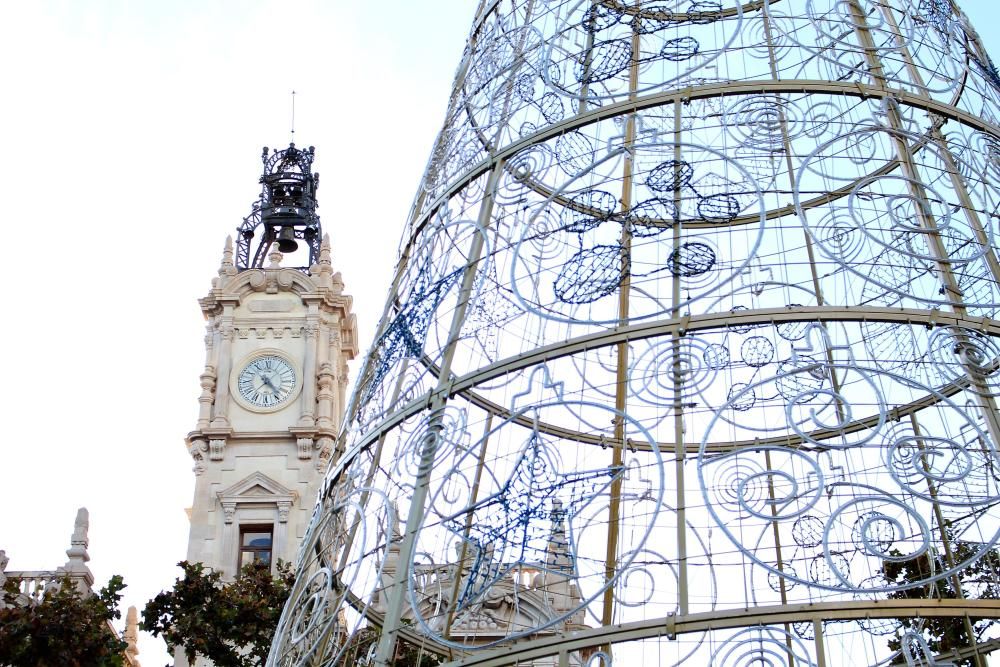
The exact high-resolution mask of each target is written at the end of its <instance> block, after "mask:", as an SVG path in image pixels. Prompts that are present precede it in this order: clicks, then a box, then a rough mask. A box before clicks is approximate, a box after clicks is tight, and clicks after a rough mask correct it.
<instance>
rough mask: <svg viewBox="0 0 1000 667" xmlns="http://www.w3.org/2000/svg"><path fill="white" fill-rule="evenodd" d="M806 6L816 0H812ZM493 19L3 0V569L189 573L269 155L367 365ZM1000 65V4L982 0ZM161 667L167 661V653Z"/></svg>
mask: <svg viewBox="0 0 1000 667" xmlns="http://www.w3.org/2000/svg"><path fill="white" fill-rule="evenodd" d="M795 1H803V0H795ZM477 4H478V2H477V0H428V1H425V2H419V1H418V0H382V1H381V2H373V1H371V0H368V1H364V0H363V1H361V2H347V1H346V0H325V1H320V0H294V1H291V0H286V1H285V2H277V1H274V2H269V1H265V0H226V1H223V0H170V1H169V2H168V1H164V0H132V1H127V0H117V1H116V0H62V1H59V0H30V1H28V2H25V1H21V0H0V63H2V65H0V68H2V69H0V82H2V90H3V101H2V103H0V138H2V142H0V148H2V150H3V151H4V155H5V157H3V158H0V192H2V196H3V202H4V204H3V214H2V225H3V229H4V231H5V234H4V238H5V246H4V247H3V249H2V250H0V279H2V282H3V291H4V296H3V297H2V302H0V303H2V304H3V305H2V309H3V313H4V315H3V318H2V320H0V322H2V326H0V351H2V354H3V355H4V357H3V359H2V360H0V406H2V407H0V410H2V412H0V415H2V416H3V422H2V424H3V427H4V429H3V431H2V432H3V434H4V435H3V439H2V441H0V448H2V449H0V452H2V456H0V549H6V551H7V554H8V556H9V557H10V565H9V566H8V567H9V569H12V570H20V569H27V570H35V569H52V568H55V567H57V566H59V565H61V564H62V563H63V562H64V561H65V554H64V551H65V549H66V548H67V547H68V546H69V537H70V534H71V533H72V529H73V520H74V517H75V514H76V508H77V507H80V506H86V507H88V508H89V509H90V515H91V529H90V554H91V557H92V561H91V568H92V570H93V571H94V573H95V575H96V577H97V581H98V584H99V585H101V584H103V583H105V582H106V581H107V578H108V577H109V576H110V575H112V574H114V573H120V574H122V575H123V576H124V577H125V581H126V583H127V584H128V586H129V587H128V588H127V589H126V596H125V600H124V602H125V606H127V605H129V604H134V605H136V606H138V607H139V608H140V609H141V608H142V606H143V604H144V603H145V601H146V600H147V599H149V598H150V597H151V596H152V595H154V594H155V593H157V592H158V591H160V590H161V589H163V588H167V587H169V586H171V585H172V583H173V580H174V577H175V576H176V569H175V568H174V564H175V563H176V562H177V561H178V560H181V559H182V558H183V557H184V555H185V549H186V544H187V531H188V526H187V518H186V516H185V514H184V508H185V507H187V506H188V505H189V504H190V502H191V497H192V493H193V487H194V475H193V473H192V472H191V460H190V458H189V457H188V455H187V452H186V450H185V447H184V442H183V438H184V435H185V434H186V433H187V432H188V431H190V430H191V429H193V428H194V426H195V420H196V414H197V405H198V403H197V397H198V394H199V385H198V376H199V374H200V373H201V370H202V368H203V365H204V346H203V342H202V337H203V335H204V324H203V320H202V317H201V314H200V311H199V309H198V304H197V298H198V297H200V296H203V295H204V294H205V293H206V292H207V291H208V289H209V287H210V281H211V278H212V277H213V275H215V271H216V269H217V267H218V262H219V258H220V256H221V250H222V246H223V242H224V240H225V237H226V235H227V234H230V233H232V231H233V230H234V229H235V228H236V226H237V225H238V224H239V223H240V221H241V220H242V218H243V216H244V215H246V214H247V213H248V212H249V208H250V205H251V203H252V202H253V200H254V199H255V198H256V196H257V193H258V186H257V178H258V177H259V175H260V161H259V154H260V148H261V146H262V145H264V144H267V145H269V146H272V147H283V146H285V145H287V143H288V140H289V132H288V130H289V93H290V91H291V90H293V89H294V90H296V91H298V95H297V103H296V135H295V136H296V142H297V143H298V144H299V145H302V146H307V145H315V146H316V148H317V160H316V164H315V168H316V170H317V171H319V172H320V173H321V175H322V179H321V187H320V190H319V200H320V213H321V215H322V219H323V225H324V230H325V231H327V232H328V233H329V234H330V235H331V237H332V239H333V254H334V266H335V268H336V269H337V270H340V271H341V272H342V273H343V276H344V281H345V283H346V285H347V291H348V292H349V293H351V294H352V295H353V296H354V297H355V310H356V312H357V314H358V319H359V324H360V336H361V341H362V348H364V347H366V346H367V344H368V342H369V341H370V338H371V336H372V331H373V328H374V326H375V324H376V321H375V320H376V318H377V317H378V314H379V313H380V311H381V308H382V300H383V298H384V293H385V289H386V287H387V285H388V275H389V271H390V270H391V268H392V264H393V262H394V259H395V252H396V246H397V241H398V238H399V235H400V232H401V230H402V225H403V223H404V221H405V219H406V215H407V212H408V209H409V205H410V201H411V199H412V196H413V193H414V191H415V188H416V186H417V183H418V181H419V178H420V175H421V173H422V171H423V167H424V164H425V162H426V158H427V155H428V154H429V151H430V147H431V143H432V141H433V139H434V135H435V134H436V131H437V129H438V127H439V124H440V121H441V119H442V117H443V114H444V110H445V104H446V102H447V98H448V94H449V90H450V84H451V79H452V75H453V73H454V70H455V67H456V65H457V63H458V60H459V57H460V55H461V52H462V48H463V45H464V42H465V36H466V33H467V31H468V28H469V25H470V23H471V19H472V15H473V13H474V11H475V8H476V5H477ZM961 4H962V6H963V7H964V8H965V9H966V11H967V13H968V14H969V15H970V18H971V19H972V21H973V23H974V24H975V25H976V26H977V27H978V28H979V30H980V32H981V33H982V34H983V37H984V39H986V40H987V46H988V48H989V50H990V52H991V53H992V54H993V55H994V56H1000V35H997V32H998V31H997V30H996V29H995V26H996V4H995V1H994V0H964V1H962V2H961ZM140 650H141V653H140V659H141V660H142V662H143V663H144V664H145V665H147V667H159V666H160V665H162V664H164V662H165V661H166V660H167V654H166V651H165V648H164V647H163V644H162V642H160V641H159V640H156V639H152V638H151V637H148V636H145V635H144V636H143V637H142V640H141V642H140Z"/></svg>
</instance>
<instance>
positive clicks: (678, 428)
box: [671, 99, 690, 616]
mask: <svg viewBox="0 0 1000 667" xmlns="http://www.w3.org/2000/svg"><path fill="white" fill-rule="evenodd" d="M681 104H682V102H681V100H680V99H677V100H675V101H674V160H675V163H676V164H680V161H681V155H682V154H681V137H682V128H681ZM675 181H676V179H675ZM674 205H675V207H676V210H677V211H680V210H681V191H680V187H676V188H675V189H674ZM673 241H674V249H675V250H676V249H677V248H679V247H680V242H681V224H680V215H678V216H677V220H676V221H675V224H674V233H673ZM671 298H672V299H673V308H672V310H671V313H672V316H673V317H675V318H676V317H680V302H681V283H680V277H679V276H677V275H674V276H673V280H672V284H671ZM672 339H673V340H672V341H671V343H672V346H673V355H674V365H675V368H674V369H673V373H674V404H673V409H674V471H675V480H676V484H677V499H676V505H677V581H678V585H677V596H678V600H677V608H678V612H679V614H680V616H686V615H687V614H688V613H689V611H690V609H689V606H688V562H687V498H686V492H685V489H684V457H685V455H686V454H685V452H686V447H685V446H684V412H683V406H682V405H681V399H680V397H681V391H680V390H681V387H680V377H679V376H680V372H679V370H680V369H679V368H676V366H677V365H679V364H680V347H681V345H680V336H679V335H678V334H676V333H675V334H673V336H672Z"/></svg>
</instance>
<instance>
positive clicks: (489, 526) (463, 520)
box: [444, 419, 624, 609]
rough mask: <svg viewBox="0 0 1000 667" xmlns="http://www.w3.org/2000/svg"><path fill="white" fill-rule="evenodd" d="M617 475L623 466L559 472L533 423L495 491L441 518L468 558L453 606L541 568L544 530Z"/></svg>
mask: <svg viewBox="0 0 1000 667" xmlns="http://www.w3.org/2000/svg"><path fill="white" fill-rule="evenodd" d="M623 473H624V467H623V466H609V467H607V468H598V469H594V470H583V471H572V472H567V473H563V472H561V471H560V463H559V459H558V455H557V453H556V451H555V449H554V447H553V446H552V444H551V443H549V442H547V441H546V440H545V439H543V438H542V436H541V434H540V433H539V432H538V427H537V419H536V421H535V427H534V428H533V430H532V432H531V435H530V436H529V437H528V439H527V441H526V442H525V445H524V447H523V448H522V449H521V451H520V453H519V455H518V460H517V462H516V464H515V465H514V468H513V470H512V471H511V473H510V476H509V477H508V479H507V480H506V481H505V482H504V484H503V485H502V486H501V487H500V489H499V490H498V491H497V492H496V493H494V494H493V495H491V496H489V497H487V498H484V499H482V500H480V501H479V502H477V503H475V504H474V505H472V506H470V507H467V508H466V509H464V510H462V511H461V512H457V513H456V514H453V515H451V516H449V517H446V518H445V520H444V525H445V527H446V528H447V529H448V530H449V531H450V532H451V533H453V534H454V535H456V536H457V537H458V538H459V539H460V540H462V541H464V542H465V543H466V545H467V553H469V554H471V558H472V563H471V566H470V567H469V569H468V571H467V576H466V579H465V582H464V585H463V586H462V587H461V590H460V592H459V595H458V600H457V601H456V608H458V609H461V608H463V607H466V606H468V605H469V604H473V603H475V602H477V601H480V600H481V599H482V598H483V597H484V595H485V594H486V593H487V592H488V591H489V589H490V588H491V587H492V586H493V585H494V584H496V583H497V582H499V581H500V580H502V579H503V578H504V577H506V576H508V575H509V574H510V573H511V572H513V571H515V570H518V569H520V568H521V567H522V566H523V565H530V566H531V567H532V568H538V567H539V566H541V567H542V568H543V569H544V565H545V563H546V549H547V548H548V543H549V537H550V532H551V531H550V526H552V525H555V523H556V522H558V523H559V524H560V525H562V523H563V521H564V520H565V519H570V520H571V519H572V517H573V516H575V515H577V514H579V513H580V512H581V511H582V510H583V509H584V508H586V507H587V506H588V505H589V504H590V503H591V502H593V501H594V500H595V499H596V498H597V497H598V496H600V495H601V494H602V493H603V491H604V490H605V489H606V488H607V487H608V486H610V484H611V483H612V482H613V481H614V480H615V479H617V478H619V477H621V476H622V474H623ZM470 514H471V515H472V521H471V522H470V528H469V532H468V535H466V524H467V519H468V517H469V515H470ZM569 541H571V538H567V542H569ZM569 546H570V545H569V544H567V545H566V548H567V551H569Z"/></svg>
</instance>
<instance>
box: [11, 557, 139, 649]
mask: <svg viewBox="0 0 1000 667" xmlns="http://www.w3.org/2000/svg"><path fill="white" fill-rule="evenodd" d="M19 584H20V582H19V580H17V579H15V578H11V579H8V580H7V581H6V582H5V583H4V586H3V600H4V603H5V606H4V607H3V608H0V664H2V665H8V666H9V667H119V666H120V665H123V664H124V658H123V657H122V656H123V653H124V651H125V648H126V644H125V642H124V641H122V640H121V639H120V638H119V637H118V635H117V634H116V633H115V632H114V630H113V629H112V627H111V626H110V625H109V623H110V621H112V620H117V619H119V618H121V611H119V609H118V603H119V602H120V601H121V597H122V596H121V591H122V589H123V588H125V584H124V583H123V581H122V578H121V577H120V576H118V575H115V576H113V577H111V579H110V581H108V585H107V586H105V587H104V588H102V589H101V590H100V592H98V593H97V594H82V593H80V591H79V590H78V589H77V587H76V584H75V583H74V582H73V580H72V579H70V578H69V576H65V577H63V578H62V580H61V581H60V582H59V584H58V585H57V586H50V587H49V588H48V589H46V591H45V592H44V593H43V594H42V597H41V599H40V600H38V601H37V602H36V601H28V602H26V601H25V600H24V599H23V597H20V596H19Z"/></svg>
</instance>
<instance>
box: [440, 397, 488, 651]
mask: <svg viewBox="0 0 1000 667" xmlns="http://www.w3.org/2000/svg"><path fill="white" fill-rule="evenodd" d="M492 429H493V413H492V412H491V413H489V414H488V415H487V416H486V425H485V426H484V427H483V442H482V445H481V446H480V448H479V460H478V461H477V462H476V476H475V478H474V479H473V481H472V493H471V494H470V495H471V500H470V501H469V507H475V505H476V502H477V501H478V500H479V487H480V485H481V484H482V481H483V469H484V468H485V467H486V450H487V446H488V445H489V442H490V438H489V433H490V431H491V430H492ZM471 530H472V511H471V510H470V511H469V513H468V514H467V515H466V517H465V531H464V533H463V537H464V539H463V540H462V549H461V552H460V553H459V554H458V561H457V562H456V563H455V583H454V585H452V587H451V601H450V602H449V605H448V614H447V619H446V620H445V624H444V636H445V638H450V637H451V624H452V623H454V622H455V605H456V601H457V600H458V588H459V586H460V585H461V583H462V572H463V570H464V568H465V560H466V558H468V550H469V533H470V531H471Z"/></svg>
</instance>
